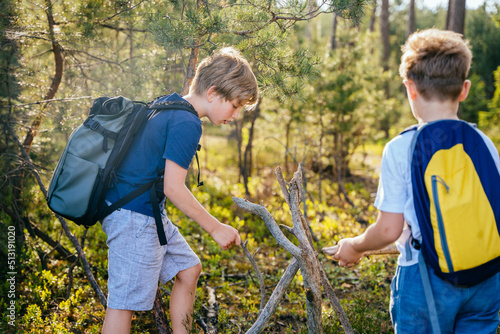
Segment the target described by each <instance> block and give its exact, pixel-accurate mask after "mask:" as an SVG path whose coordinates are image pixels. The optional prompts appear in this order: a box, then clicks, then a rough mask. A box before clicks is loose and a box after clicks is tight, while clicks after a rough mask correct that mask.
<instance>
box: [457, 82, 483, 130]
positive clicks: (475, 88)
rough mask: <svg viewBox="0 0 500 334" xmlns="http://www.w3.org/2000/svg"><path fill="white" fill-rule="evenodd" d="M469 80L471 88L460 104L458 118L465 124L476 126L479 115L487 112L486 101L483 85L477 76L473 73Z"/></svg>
mask: <svg viewBox="0 0 500 334" xmlns="http://www.w3.org/2000/svg"><path fill="white" fill-rule="evenodd" d="M469 80H470V81H471V88H470V90H469V95H468V96H467V99H465V101H463V102H462V103H460V109H459V117H460V119H463V120H464V121H467V122H472V123H475V124H477V123H478V121H479V116H478V115H479V113H480V112H482V111H486V110H488V100H487V98H486V90H485V84H484V82H483V81H481V79H480V78H479V75H477V74H476V73H473V74H472V75H471V76H470V77H469Z"/></svg>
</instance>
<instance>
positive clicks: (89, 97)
mask: <svg viewBox="0 0 500 334" xmlns="http://www.w3.org/2000/svg"><path fill="white" fill-rule="evenodd" d="M83 99H93V97H92V96H82V97H71V98H65V99H50V100H43V101H37V102H31V103H25V104H13V105H9V106H0V108H19V107H26V106H31V105H34V104H45V103H48V102H59V101H74V100H83Z"/></svg>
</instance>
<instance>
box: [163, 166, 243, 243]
mask: <svg viewBox="0 0 500 334" xmlns="http://www.w3.org/2000/svg"><path fill="white" fill-rule="evenodd" d="M186 175H187V170H185V169H184V168H182V167H181V166H179V165H178V164H176V163H175V162H173V161H171V160H168V159H167V160H166V162H165V175H164V184H163V191H164V193H165V196H167V198H168V199H169V200H170V201H171V202H172V203H173V204H174V205H175V206H176V207H177V208H178V209H179V210H181V211H182V212H183V213H184V214H185V215H186V216H188V217H189V218H191V219H193V220H194V221H195V222H196V223H198V225H200V226H201V227H202V228H203V229H204V230H205V231H207V232H208V233H209V234H210V235H211V236H212V238H213V239H214V240H215V242H217V243H218V244H219V246H220V247H221V248H222V249H229V248H231V246H233V245H234V244H236V245H239V244H240V243H241V240H240V236H239V234H238V230H236V229H235V228H233V227H232V226H229V225H226V224H222V223H221V222H219V221H218V220H217V219H216V218H215V217H213V216H212V215H211V214H210V213H208V211H207V210H205V208H204V207H203V206H202V205H201V204H200V203H199V202H198V200H197V199H196V198H195V197H194V196H193V194H192V193H191V191H189V189H188V188H187V187H186V185H185V183H184V182H185V180H186Z"/></svg>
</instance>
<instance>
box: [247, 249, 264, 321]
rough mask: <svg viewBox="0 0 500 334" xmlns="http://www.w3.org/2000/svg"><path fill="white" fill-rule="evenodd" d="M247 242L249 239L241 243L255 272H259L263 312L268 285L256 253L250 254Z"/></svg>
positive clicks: (260, 308)
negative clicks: (258, 264)
mask: <svg viewBox="0 0 500 334" xmlns="http://www.w3.org/2000/svg"><path fill="white" fill-rule="evenodd" d="M247 243H248V240H246V241H245V242H242V243H241V248H243V252H244V253H245V255H246V256H247V258H248V260H249V261H250V263H251V264H252V267H253V269H254V270H255V273H256V274H257V278H258V280H259V285H260V307H259V314H260V313H261V312H262V310H263V309H264V305H265V303H266V285H265V283H264V277H263V276H262V273H261V272H260V269H259V267H258V266H257V262H255V254H254V255H252V254H250V251H249V250H248V248H247ZM258 251H259V250H258V249H257V250H256V251H255V253H257V252H258Z"/></svg>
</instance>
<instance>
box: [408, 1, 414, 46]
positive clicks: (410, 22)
mask: <svg viewBox="0 0 500 334" xmlns="http://www.w3.org/2000/svg"><path fill="white" fill-rule="evenodd" d="M414 31H415V0H410V3H409V5H408V26H407V27H406V38H408V36H410V35H411V34H413V32H414Z"/></svg>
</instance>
